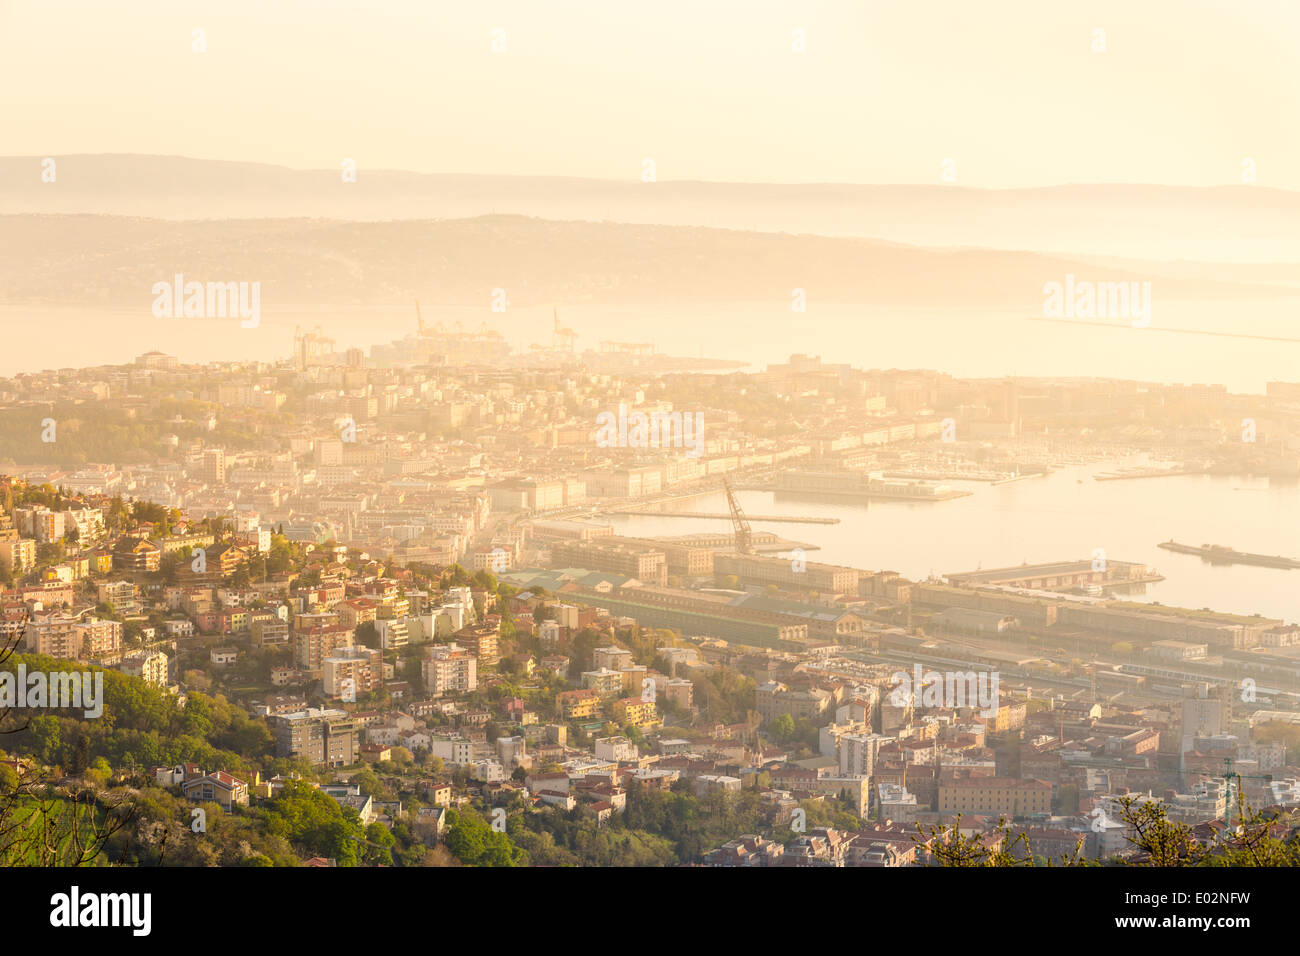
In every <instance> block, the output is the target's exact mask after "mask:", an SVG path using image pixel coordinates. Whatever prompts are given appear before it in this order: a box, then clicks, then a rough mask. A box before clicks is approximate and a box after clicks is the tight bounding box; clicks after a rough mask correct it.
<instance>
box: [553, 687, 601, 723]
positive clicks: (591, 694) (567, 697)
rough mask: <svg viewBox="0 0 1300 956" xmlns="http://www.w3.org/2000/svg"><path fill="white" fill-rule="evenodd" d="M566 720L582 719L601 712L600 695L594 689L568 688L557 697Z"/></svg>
mask: <svg viewBox="0 0 1300 956" xmlns="http://www.w3.org/2000/svg"><path fill="white" fill-rule="evenodd" d="M555 703H556V706H558V707H559V708H560V713H561V714H563V715H564V719H565V720H582V719H584V718H587V717H595V716H597V715H599V713H600V696H599V695H598V694H597V693H596V692H595V691H594V690H566V691H564V692H563V693H561V694H559V695H558V696H557V697H556V698H555Z"/></svg>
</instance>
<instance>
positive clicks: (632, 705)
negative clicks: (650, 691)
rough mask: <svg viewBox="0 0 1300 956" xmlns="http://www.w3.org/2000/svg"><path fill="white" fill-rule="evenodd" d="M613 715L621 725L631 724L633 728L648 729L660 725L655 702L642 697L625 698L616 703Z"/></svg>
mask: <svg viewBox="0 0 1300 956" xmlns="http://www.w3.org/2000/svg"><path fill="white" fill-rule="evenodd" d="M613 713H614V719H615V720H616V721H618V722H619V723H620V724H630V725H632V726H633V727H648V726H650V725H651V724H657V723H659V712H658V710H657V709H656V708H655V702H654V701H652V700H642V699H641V698H640V697H624V698H623V699H622V700H617V701H615V702H614V707H613Z"/></svg>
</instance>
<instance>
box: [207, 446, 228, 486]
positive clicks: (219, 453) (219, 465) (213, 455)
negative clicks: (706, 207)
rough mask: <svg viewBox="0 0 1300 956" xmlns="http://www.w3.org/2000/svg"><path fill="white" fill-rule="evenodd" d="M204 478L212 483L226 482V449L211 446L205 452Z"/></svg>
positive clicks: (220, 483) (222, 483) (221, 483)
mask: <svg viewBox="0 0 1300 956" xmlns="http://www.w3.org/2000/svg"><path fill="white" fill-rule="evenodd" d="M203 480H204V481H206V482H208V484H211V485H224V484H225V483H226V451H225V449H224V448H209V449H207V450H206V451H204V452H203Z"/></svg>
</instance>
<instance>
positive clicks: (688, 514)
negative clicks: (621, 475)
mask: <svg viewBox="0 0 1300 956" xmlns="http://www.w3.org/2000/svg"><path fill="white" fill-rule="evenodd" d="M601 513H602V514H607V515H641V516H646V517H651V518H706V519H708V520H710V521H730V520H731V515H730V514H725V513H722V512H712V511H651V510H648V509H644V508H636V509H632V508H619V509H612V510H607V511H603V512H601ZM746 517H748V518H749V520H750V521H781V522H785V523H787V524H839V523H840V519H839V518H820V517H815V516H812V515H746Z"/></svg>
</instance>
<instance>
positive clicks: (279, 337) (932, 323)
mask: <svg viewBox="0 0 1300 956" xmlns="http://www.w3.org/2000/svg"><path fill="white" fill-rule="evenodd" d="M422 307H423V310H424V316H425V319H426V321H428V322H430V323H432V322H435V321H441V322H443V323H444V324H445V325H448V326H449V325H451V323H453V322H457V321H459V322H461V323H462V324H463V326H464V327H465V328H466V329H477V328H478V327H479V326H480V325H481V324H482V323H485V322H486V323H487V325H488V327H489V328H492V329H496V330H498V331H500V332H501V334H502V335H504V336H505V338H506V340H507V341H508V342H509V343H510V344H511V345H512V346H513V347H514V348H515V349H516V351H521V352H524V351H526V350H527V349H528V346H529V345H530V344H532V343H545V344H548V345H549V343H550V336H551V309H550V307H549V306H545V307H523V308H512V309H510V310H509V311H507V312H506V313H503V314H500V313H492V312H491V311H490V310H489V309H488V308H487V307H486V306H485V307H483V308H473V307H468V306H460V307H438V306H433V305H425V304H423V303H422ZM1153 311H1154V316H1153V319H1152V325H1151V327H1150V328H1146V329H1135V328H1132V327H1131V326H1130V325H1129V324H1128V323H1126V322H1124V321H1123V320H1113V321H1112V322H1111V323H1110V324H1108V325H1104V326H1103V325H1100V324H1095V325H1088V324H1072V323H1066V322H1053V321H1049V320H1043V319H1039V318H1037V317H1036V313H1035V312H1034V310H1033V309H1026V310H1025V311H1024V313H999V314H990V313H987V312H981V311H976V310H972V311H966V310H961V311H958V310H954V309H923V308H897V307H890V308H886V307H879V306H855V305H824V304H818V303H817V302H816V298H815V295H812V294H810V304H809V307H808V312H807V313H804V314H794V313H792V312H791V311H790V307H789V303H774V304H766V303H737V304H692V305H656V306H648V305H638V306H605V305H599V306H598V305H579V306H565V307H562V308H561V312H560V315H561V319H562V320H563V321H564V323H565V324H566V325H569V326H571V327H573V328H574V329H575V330H576V331H577V332H578V340H577V349H578V351H579V352H581V351H584V350H586V349H588V348H591V349H596V348H598V347H599V342H600V341H601V340H604V339H615V340H620V341H636V342H652V343H654V345H655V347H656V349H657V351H659V352H661V353H665V354H669V355H679V356H685V357H691V358H698V357H700V356H705V357H708V358H721V359H734V360H737V361H741V362H748V363H750V365H751V370H762V369H763V368H764V367H765V366H766V365H767V364H769V363H773V362H783V361H785V360H786V359H787V358H788V357H789V355H790V354H791V352H799V351H801V352H806V353H809V354H820V355H821V356H822V357H823V359H824V360H825V361H827V362H843V363H848V364H851V365H854V366H856V367H858V368H930V369H937V370H940V371H943V372H946V373H948V374H951V375H954V376H957V377H973V378H983V377H1000V376H1005V375H1023V376H1027V377H1051V376H1093V377H1099V378H1124V379H1136V380H1139V381H1155V382H1185V383H1193V382H1195V383H1201V384H1222V385H1226V386H1227V387H1228V389H1229V390H1230V391H1233V392H1252V393H1262V392H1263V391H1264V386H1265V383H1266V382H1269V381H1274V380H1278V381H1291V380H1294V379H1295V378H1296V377H1297V372H1296V370H1297V368H1300V341H1296V342H1289V341H1277V340H1270V339H1266V338H1259V339H1252V338H1237V337H1225V336H1223V335H1221V334H1219V335H1192V334H1175V333H1173V332H1170V331H1167V330H1169V329H1180V330H1187V329H1194V330H1209V331H1213V332H1216V333H1235V334H1245V335H1256V336H1272V337H1276V338H1277V339H1284V338H1291V337H1294V338H1297V339H1300V332H1298V331H1297V329H1298V327H1297V325H1296V321H1295V306H1294V304H1293V303H1288V302H1284V301H1279V302H1273V301H1265V302H1258V303H1253V304H1251V305H1250V306H1234V307H1232V308H1228V309H1225V308H1222V307H1219V306H1204V305H1197V304H1194V303H1162V302H1160V301H1159V300H1158V299H1157V300H1156V303H1155V308H1154V310H1153ZM0 323H2V324H3V326H4V327H5V329H6V330H7V334H8V336H9V341H10V345H11V346H12V347H11V348H7V349H6V350H5V352H4V353H3V354H0V375H14V374H17V373H21V372H34V371H39V370H41V369H43V368H51V367H83V366H90V365H102V364H120V363H127V362H130V361H131V360H132V359H134V358H135V356H137V355H139V354H141V353H142V352H146V351H149V350H151V349H158V350H160V351H164V352H168V353H169V354H173V355H176V356H177V357H178V358H180V359H181V361H183V362H206V361H213V360H218V361H235V360H245V361H246V360H260V361H264V362H274V361H278V360H281V359H285V358H288V357H289V355H290V354H291V352H292V346H293V330H294V326H295V325H300V326H302V327H304V328H314V327H315V326H317V325H319V326H320V327H321V328H322V330H323V331H324V333H325V334H326V335H329V336H332V337H334V339H335V343H336V344H335V348H336V349H339V350H342V349H345V348H349V347H358V348H363V349H367V350H368V349H369V347H370V346H371V345H375V344H383V343H387V342H389V341H392V340H395V339H399V338H402V337H404V336H406V335H408V334H410V333H411V332H412V331H414V329H415V316H414V306H413V305H411V304H400V305H392V306H377V307H366V308H361V307H358V308H356V309H353V310H349V311H340V310H334V309H331V310H325V309H320V308H313V309H301V310H278V311H277V310H276V308H275V307H274V306H272V305H267V306H266V307H264V310H263V315H262V322H261V325H260V326H259V327H258V328H255V329H242V328H240V327H239V322H238V320H231V319H192V318H191V319H158V318H154V317H153V316H152V315H151V314H149V311H148V303H144V304H143V306H142V308H141V309H140V310H139V312H138V313H132V312H126V311H119V310H113V311H106V310H94V309H72V308H42V309H34V308H26V307H0ZM51 336H53V337H54V338H55V339H56V340H57V341H59V342H60V348H59V350H58V352H57V353H54V352H51V351H49V350H48V349H46V348H45V347H44V345H45V343H47V342H48V341H49V339H50V337H51Z"/></svg>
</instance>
